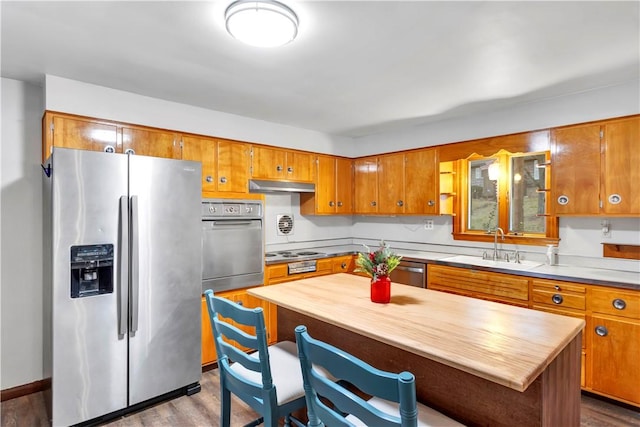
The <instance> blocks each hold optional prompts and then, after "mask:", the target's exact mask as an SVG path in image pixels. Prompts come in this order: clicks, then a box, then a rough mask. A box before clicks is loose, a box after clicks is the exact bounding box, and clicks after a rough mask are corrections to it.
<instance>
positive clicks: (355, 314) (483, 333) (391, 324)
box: [248, 273, 585, 391]
mask: <svg viewBox="0 0 640 427" xmlns="http://www.w3.org/2000/svg"><path fill="white" fill-rule="evenodd" d="M369 288H370V280H369V279H368V278H365V277H359V276H354V275H350V274H344V273H341V274H335V275H330V276H320V277H314V278H310V279H302V280H297V281H293V282H287V283H282V284H278V285H271V286H264V287H256V288H251V289H249V290H248V292H249V294H250V295H253V296H255V297H258V298H261V299H264V300H267V301H269V302H272V303H274V304H277V305H279V306H282V307H284V308H287V309H289V310H293V311H296V312H299V313H302V314H304V315H307V316H310V317H314V318H316V319H319V320H322V321H324V322H327V323H330V324H333V325H336V326H339V327H341V328H344V329H347V330H349V331H352V332H355V333H358V334H361V335H364V336H367V337H369V338H372V339H375V340H377V341H380V342H383V343H386V344H389V345H393V346H395V347H398V348H401V349H403V350H405V351H408V352H411V353H414V354H417V355H419V356H421V357H425V358H428V359H430V360H434V361H436V362H439V363H443V364H445V365H447V366H451V367H453V368H455V369H459V370H462V371H464V372H467V373H470V374H472V375H475V376H478V377H481V378H484V379H486V380H489V381H492V382H495V383H497V384H500V385H504V386H506V387H509V388H512V389H514V390H517V391H524V390H526V389H527V387H528V386H529V385H530V384H531V383H532V382H533V381H534V380H535V379H536V378H537V377H538V375H540V373H542V372H543V371H544V369H545V368H546V367H547V366H548V365H549V364H550V363H551V362H552V361H553V360H554V359H555V357H556V356H557V355H558V354H559V353H560V352H561V351H562V350H563V349H564V348H565V347H566V346H567V344H569V343H570V342H571V341H572V340H573V339H574V338H575V337H576V335H578V334H579V333H580V331H581V330H582V328H583V327H584V324H585V322H584V320H582V319H577V318H573V317H568V316H559V315H555V314H550V313H546V312H543V311H534V310H528V309H524V308H520V307H513V306H510V305H506V304H499V303H494V302H490V301H483V300H479V299H473V298H465V297H461V296H458V295H453V294H448V293H445V292H437V291H431V290H429V289H421V288H415V287H412V286H407V285H400V284H397V283H394V284H393V285H392V288H391V302H390V303H389V304H376V303H373V302H371V300H370V296H369V292H370V291H369ZM337 295H339V296H340V297H336V296H337Z"/></svg>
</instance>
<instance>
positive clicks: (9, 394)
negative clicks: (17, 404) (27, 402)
mask: <svg viewBox="0 0 640 427" xmlns="http://www.w3.org/2000/svg"><path fill="white" fill-rule="evenodd" d="M50 383H51V380H49V379H44V380H39V381H34V382H32V383H29V384H23V385H19V386H16V387H12V388H8V389H6V390H0V401H1V402H4V401H5V400H11V399H15V398H16V397H22V396H26V395H28V394H31V393H37V392H39V391H43V390H46V389H47V387H48V386H49V384H50Z"/></svg>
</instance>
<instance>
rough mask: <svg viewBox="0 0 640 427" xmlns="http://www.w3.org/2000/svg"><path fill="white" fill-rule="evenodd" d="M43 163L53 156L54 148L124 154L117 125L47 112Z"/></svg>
mask: <svg viewBox="0 0 640 427" xmlns="http://www.w3.org/2000/svg"><path fill="white" fill-rule="evenodd" d="M42 131H43V140H42V144H43V147H42V155H43V159H42V160H43V161H44V160H45V159H46V158H47V157H48V156H49V155H50V154H51V148H52V147H54V146H55V147H63V148H74V149H77V150H90V151H107V152H114V153H116V152H119V153H121V152H122V144H121V142H120V144H119V138H118V127H117V126H116V125H115V124H110V123H103V122H98V121H94V120H88V119H84V118H80V117H69V116H64V115H58V114H53V113H50V112H47V113H46V114H45V115H44V117H43V118H42Z"/></svg>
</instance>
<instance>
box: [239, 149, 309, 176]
mask: <svg viewBox="0 0 640 427" xmlns="http://www.w3.org/2000/svg"><path fill="white" fill-rule="evenodd" d="M313 159H314V156H313V155H312V154H311V153H304V152H301V151H294V150H282V149H279V148H272V147H266V146H261V145H253V146H252V147H251V177H252V178H258V179H274V180H286V181H301V182H312V181H313Z"/></svg>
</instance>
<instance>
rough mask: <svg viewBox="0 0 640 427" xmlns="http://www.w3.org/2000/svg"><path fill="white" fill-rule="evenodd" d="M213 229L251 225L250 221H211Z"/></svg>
mask: <svg viewBox="0 0 640 427" xmlns="http://www.w3.org/2000/svg"><path fill="white" fill-rule="evenodd" d="M211 222H213V226H214V227H229V226H235V225H251V223H252V221H219V220H218V221H211Z"/></svg>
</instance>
